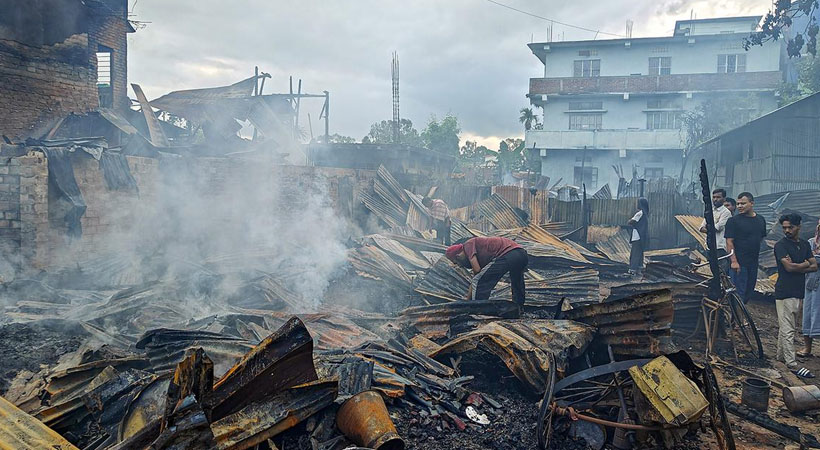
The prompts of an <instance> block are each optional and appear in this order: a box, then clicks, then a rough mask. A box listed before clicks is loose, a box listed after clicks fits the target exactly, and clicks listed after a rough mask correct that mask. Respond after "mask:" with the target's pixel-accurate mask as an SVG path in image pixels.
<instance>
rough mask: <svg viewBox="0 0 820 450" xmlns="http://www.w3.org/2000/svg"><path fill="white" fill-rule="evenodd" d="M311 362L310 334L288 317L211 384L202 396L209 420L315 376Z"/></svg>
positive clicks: (302, 325) (223, 415) (313, 379)
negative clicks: (205, 395) (210, 412)
mask: <svg viewBox="0 0 820 450" xmlns="http://www.w3.org/2000/svg"><path fill="white" fill-rule="evenodd" d="M317 378H318V377H317V375H316V369H315V368H314V366H313V338H312V337H311V336H310V333H308V330H307V328H306V327H305V324H304V323H302V321H301V320H299V318H297V317H293V318H291V319H290V320H288V322H287V323H285V325H283V326H282V327H281V328H280V329H279V330H277V331H276V332H275V333H273V334H271V335H270V336H268V337H267V338H265V340H263V341H262V342H261V343H259V345H257V346H256V347H254V349H253V350H251V351H250V352H248V353H247V354H246V355H245V356H244V357H242V359H241V360H240V361H239V362H238V363H236V365H235V366H233V367H232V368H231V370H229V371H228V373H226V374H225V375H224V376H223V377H222V378H221V379H220V380H219V381H217V382H216V384H215V385H214V390H213V394H212V395H211V396H210V397H209V398H208V400H206V402H205V407H206V409H210V410H212V414H213V417H212V418H213V420H215V421H216V420H219V419H222V418H224V417H225V416H227V415H228V414H231V413H233V412H235V411H237V410H238V409H240V408H242V407H243V406H244V405H246V404H247V403H248V402H249V400H251V399H258V398H264V397H267V396H269V395H271V394H274V393H276V392H279V391H281V390H283V389H287V388H289V387H291V386H295V385H298V384H303V383H308V382H311V381H315V380H316V379H317Z"/></svg>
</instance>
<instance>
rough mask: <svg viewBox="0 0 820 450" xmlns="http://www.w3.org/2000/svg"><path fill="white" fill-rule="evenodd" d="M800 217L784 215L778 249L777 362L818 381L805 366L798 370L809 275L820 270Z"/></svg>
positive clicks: (776, 284) (776, 301)
mask: <svg viewBox="0 0 820 450" xmlns="http://www.w3.org/2000/svg"><path fill="white" fill-rule="evenodd" d="M800 222H801V218H800V215H799V214H785V215H782V216H780V225H781V226H782V227H783V234H785V236H784V237H783V239H781V240H779V241H777V244H775V246H774V257H775V259H776V260H777V283H775V285H774V299H775V304H776V305H777V324H778V327H779V329H778V332H777V359H778V360H779V361H783V362H784V363H786V367H788V368H789V370H791V371H792V372H794V374H795V375H797V376H798V377H801V378H814V374H812V373H811V372H809V370H808V369H806V368H805V367H800V368H798V366H797V359H796V357H795V351H794V335H795V332H796V330H797V316H798V315H799V314H800V308H801V305H800V303H801V302H802V301H803V295H804V293H805V286H806V274H807V273H810V272H816V271H817V261H816V260H815V259H814V255H812V251H811V247H810V246H809V243H808V241H806V240H805V239H800Z"/></svg>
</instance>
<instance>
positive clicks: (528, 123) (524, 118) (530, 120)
mask: <svg viewBox="0 0 820 450" xmlns="http://www.w3.org/2000/svg"><path fill="white" fill-rule="evenodd" d="M518 121H519V122H521V123H523V124H524V129H525V130H526V131H530V130H531V129H532V126H533V125H537V124H538V116H536V115H535V113H534V112H532V108H521V117H519V118H518Z"/></svg>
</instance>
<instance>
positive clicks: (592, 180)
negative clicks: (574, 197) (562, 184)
mask: <svg viewBox="0 0 820 450" xmlns="http://www.w3.org/2000/svg"><path fill="white" fill-rule="evenodd" d="M574 175H575V180H574V181H575V182H574V183H573V184H575V185H576V186H581V185H582V184H586V185H587V187H588V188H594V187H596V186H598V168H597V167H575V173H574Z"/></svg>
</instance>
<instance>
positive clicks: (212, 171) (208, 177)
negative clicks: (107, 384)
mask: <svg viewBox="0 0 820 450" xmlns="http://www.w3.org/2000/svg"><path fill="white" fill-rule="evenodd" d="M127 159H128V164H129V168H130V170H131V174H132V175H133V176H134V178H135V180H136V181H137V185H138V187H139V191H138V192H130V191H121V190H111V189H109V188H108V187H107V185H106V182H105V179H104V176H103V172H102V170H101V169H100V167H99V163H98V162H97V161H96V160H94V159H93V158H91V157H90V156H88V155H87V154H85V153H83V152H76V153H75V155H74V156H73V157H72V164H73V166H74V176H75V179H76V180H77V185H78V186H79V188H80V191H81V192H82V194H83V199H84V200H85V203H86V206H87V208H86V212H85V215H84V216H83V217H82V220H81V223H82V237H81V238H80V239H78V240H71V239H69V238H68V237H67V236H66V225H65V223H64V221H63V217H62V216H60V215H59V214H56V215H55V214H51V215H50V217H49V220H48V222H49V223H48V239H47V245H45V247H47V248H46V249H45V250H44V249H43V246H42V245H41V246H40V248H39V254H40V255H43V256H44V257H45V258H46V259H47V260H48V261H49V265H54V266H64V265H66V264H70V263H72V261H73V262H76V261H85V260H88V259H91V258H94V257H97V256H101V255H103V254H106V253H111V252H116V251H118V250H119V248H118V247H119V245H121V244H122V243H123V242H122V241H121V240H120V237H124V238H125V237H128V236H130V233H132V232H134V231H135V230H140V231H139V232H140V233H145V232H146V231H145V230H152V229H153V230H154V231H152V233H155V235H156V236H160V235H161V234H163V233H168V232H169V230H167V229H165V228H167V227H169V223H173V218H169V217H168V216H170V215H173V213H174V211H173V208H174V207H176V206H178V203H180V202H182V203H184V202H185V199H184V198H182V199H181V198H180V196H181V195H188V194H187V193H188V192H195V193H196V196H197V200H195V201H196V202H197V203H196V207H197V208H198V209H199V210H200V211H199V213H201V214H202V219H203V220H207V221H210V222H212V223H214V224H218V225H219V227H220V228H222V227H224V228H225V229H228V228H231V226H234V228H236V225H241V223H242V222H243V221H246V220H247V217H246V216H247V212H248V210H249V206H248V205H249V202H254V201H259V202H260V203H261V202H264V201H267V200H269V199H270V198H269V197H268V196H266V195H264V192H262V194H261V195H260V191H264V190H265V189H271V186H274V187H273V189H277V192H276V201H277V202H278V203H280V204H284V205H288V208H301V207H304V206H305V201H306V197H307V196H308V195H309V193H311V192H312V191H314V192H315V190H316V186H317V183H316V181H317V180H318V181H319V183H318V184H319V185H320V186H321V194H320V195H322V196H326V197H327V200H328V201H329V203H330V204H331V205H332V207H333V208H334V210H335V211H336V212H337V213H338V214H339V215H340V216H345V217H352V215H353V214H354V213H355V210H356V206H357V204H358V203H357V202H356V200H355V195H356V192H358V191H359V190H360V189H363V188H364V187H366V186H367V185H368V183H370V182H371V180H372V179H373V177H374V176H375V172H374V171H368V170H356V169H336V168H322V167H307V166H261V165H260V164H259V162H256V161H248V160H240V159H231V158H171V159H168V160H158V159H153V158H141V157H132V156H128V157H127ZM260 173H261V174H262V176H260ZM169 177H170V178H169ZM175 178H181V179H182V180H184V181H181V183H182V184H177V185H175V184H174V181H173V179H175ZM266 180H267V181H266ZM267 183H270V184H267ZM180 191H184V192H186V194H180ZM242 192H245V193H247V195H246V197H250V200H248V198H245V199H239V198H237V196H238V195H239V193H242ZM50 195H54V193H51V194H50ZM257 199H259V200H257ZM52 201H54V199H53V198H52ZM193 201H194V200H193V199H192V202H193ZM238 202H244V204H242V205H239V204H238ZM169 205H170V206H169ZM232 205H236V206H235V207H233V206H232ZM259 207H260V208H263V207H265V205H263V204H260V205H259ZM169 208H170V209H169ZM158 213H159V216H157V215H156V214H158ZM154 218H156V219H154ZM154 220H156V222H155V223H154V222H152V221H154ZM189 220H190V219H189ZM0 223H2V222H0ZM170 232H171V233H173V231H170ZM44 252H45V254H44Z"/></svg>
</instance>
